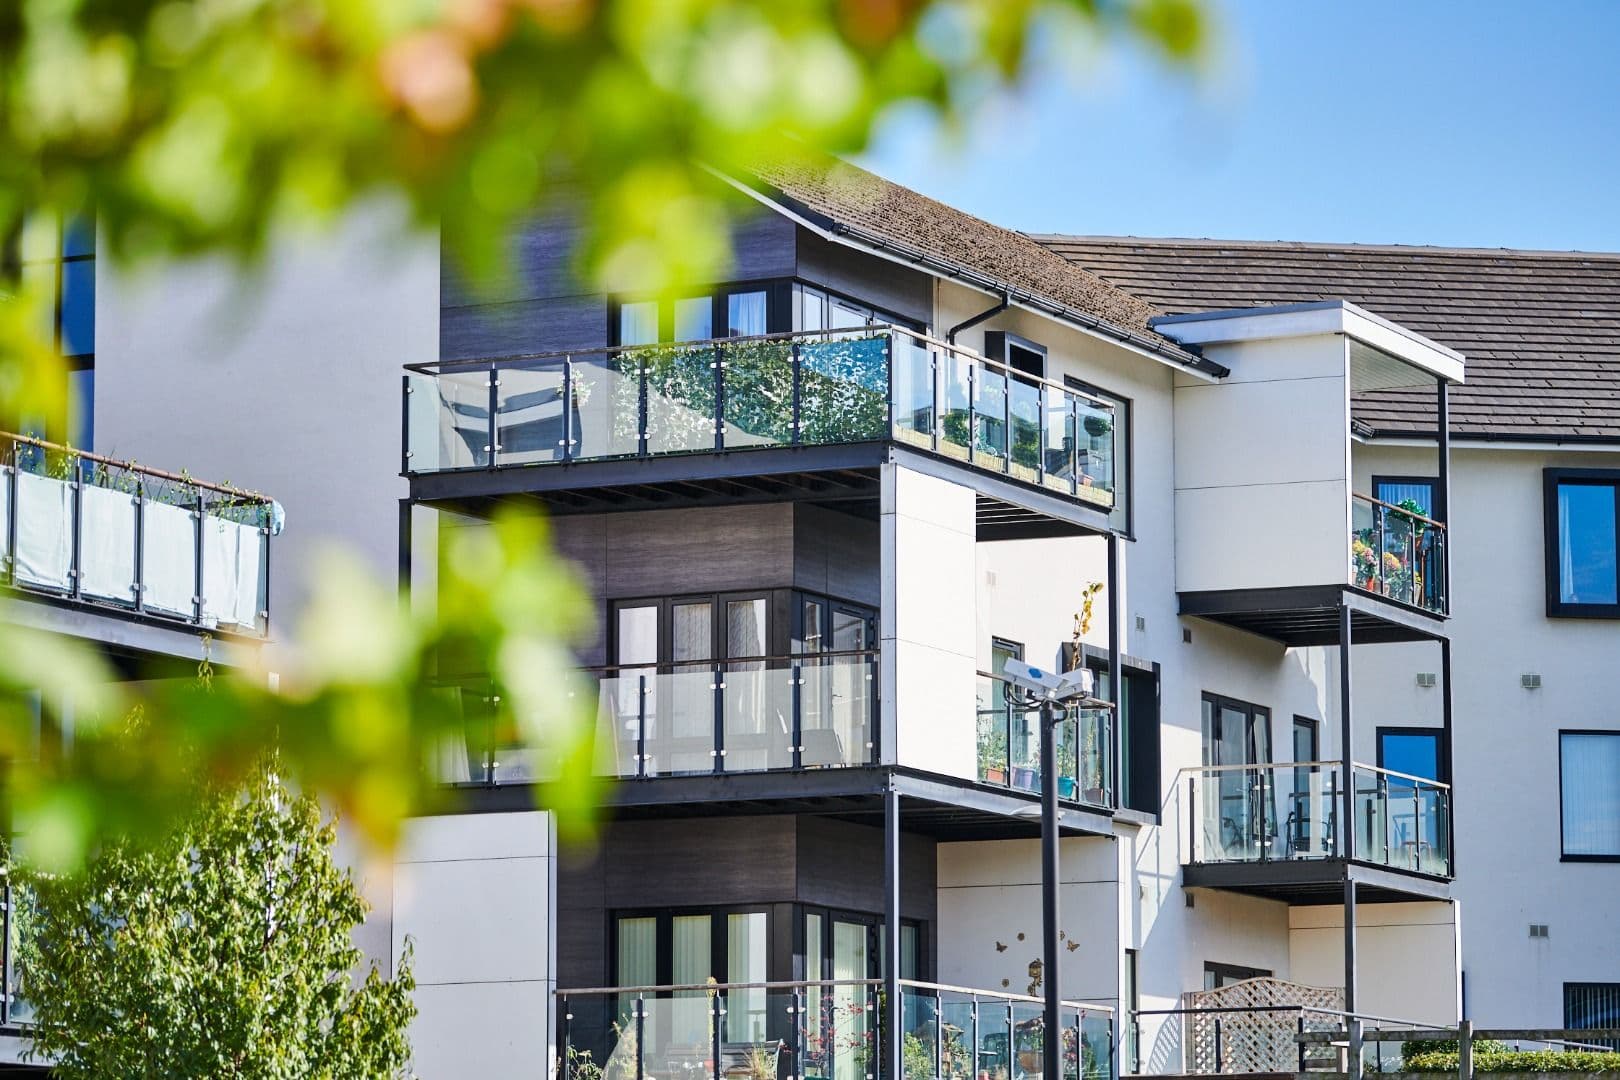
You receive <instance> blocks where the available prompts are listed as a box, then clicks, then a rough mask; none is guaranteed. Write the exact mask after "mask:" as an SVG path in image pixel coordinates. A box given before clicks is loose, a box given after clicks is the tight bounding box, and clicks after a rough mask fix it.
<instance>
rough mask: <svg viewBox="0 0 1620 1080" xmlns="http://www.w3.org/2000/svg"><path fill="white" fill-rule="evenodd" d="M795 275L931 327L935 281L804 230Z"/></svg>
mask: <svg viewBox="0 0 1620 1080" xmlns="http://www.w3.org/2000/svg"><path fill="white" fill-rule="evenodd" d="M798 275H799V277H801V278H804V279H805V280H806V281H813V282H815V283H816V284H818V285H825V286H826V287H827V288H829V289H831V290H833V291H834V292H837V293H842V294H843V295H845V296H848V297H851V298H852V299H855V300H859V301H860V302H862V303H864V304H867V305H869V306H871V307H875V308H881V309H883V310H884V311H887V312H890V313H892V314H895V315H901V316H904V317H905V318H907V319H911V320H914V321H916V322H919V323H921V324H922V325H923V326H931V325H932V324H933V321H934V279H933V278H932V277H931V276H930V275H928V274H925V273H923V272H922V271H920V270H912V269H908V268H907V267H904V266H901V265H900V264H898V263H895V262H891V261H889V260H888V259H880V258H878V257H877V256H875V255H868V254H866V253H864V252H860V251H855V250H854V249H852V248H847V247H845V246H844V245H842V244H835V243H832V242H831V241H828V240H823V239H822V238H821V237H819V236H817V235H816V234H815V233H812V232H810V231H809V230H807V229H803V228H801V229H800V230H799V267H798ZM986 306H988V305H986Z"/></svg>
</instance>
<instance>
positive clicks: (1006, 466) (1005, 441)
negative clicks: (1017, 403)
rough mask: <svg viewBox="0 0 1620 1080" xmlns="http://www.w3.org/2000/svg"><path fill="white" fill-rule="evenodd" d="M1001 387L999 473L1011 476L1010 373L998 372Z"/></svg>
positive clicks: (1011, 386) (1011, 384) (1011, 385)
mask: <svg viewBox="0 0 1620 1080" xmlns="http://www.w3.org/2000/svg"><path fill="white" fill-rule="evenodd" d="M1000 375H1001V380H1002V387H1001V471H1002V472H1003V473H1006V474H1008V475H1011V474H1012V455H1013V429H1012V388H1013V383H1012V373H1011V372H1010V371H1008V370H1003V371H1001V372H1000Z"/></svg>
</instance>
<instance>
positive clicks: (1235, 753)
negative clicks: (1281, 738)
mask: <svg viewBox="0 0 1620 1080" xmlns="http://www.w3.org/2000/svg"><path fill="white" fill-rule="evenodd" d="M1270 763H1271V710H1269V709H1266V708H1264V707H1262V706H1260V705H1251V704H1249V703H1248V702H1245V701H1235V700H1233V699H1231V698H1223V697H1221V696H1219V695H1217V694H1205V695H1204V764H1205V765H1267V764H1270Z"/></svg>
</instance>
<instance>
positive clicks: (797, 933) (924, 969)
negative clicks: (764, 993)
mask: <svg viewBox="0 0 1620 1080" xmlns="http://www.w3.org/2000/svg"><path fill="white" fill-rule="evenodd" d="M792 910H793V951H794V954H795V956H794V960H795V962H796V963H802V964H803V965H804V968H805V971H806V975H805V978H806V979H807V980H810V981H814V980H816V979H830V978H832V955H833V932H832V925H833V922H834V921H838V922H845V923H855V924H859V925H861V926H864V927H866V970H867V972H868V977H869V978H874V979H877V978H882V976H881V975H880V974H878V972H880V971H882V968H883V962H884V960H885V959H886V957H885V956H884V952H883V949H882V948H880V946H879V938H880V936H881V932H882V930H883V924H884V919H883V916H882V915H881V914H879V913H877V912H871V911H855V910H853V909H851V908H837V907H828V906H827V905H825V904H809V903H803V902H796V903H794V904H793V908H792ZM811 915H819V916H821V971H822V972H823V973H824V974H816V975H812V974H809V965H810V956H809V943H808V942H807V941H806V940H805V938H806V937H807V934H806V930H805V926H806V921H807V919H808V918H809V916H811ZM900 929H901V930H902V931H904V930H906V929H911V930H915V931H916V934H917V951H916V956H915V957H914V959H915V960H916V962H917V973H916V974H915V975H903V976H901V977H902V978H907V979H917V980H919V981H926V980H927V979H930V978H932V977H933V965H932V964H931V963H929V956H930V954H929V951H928V940H929V939H928V923H927V922H926V921H925V920H923V919H918V918H914V917H911V916H902V917H901V919H900Z"/></svg>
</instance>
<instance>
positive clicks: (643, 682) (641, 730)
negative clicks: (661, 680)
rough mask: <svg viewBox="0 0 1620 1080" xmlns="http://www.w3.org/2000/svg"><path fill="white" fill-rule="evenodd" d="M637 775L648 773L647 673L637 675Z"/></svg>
mask: <svg viewBox="0 0 1620 1080" xmlns="http://www.w3.org/2000/svg"><path fill="white" fill-rule="evenodd" d="M655 677H656V676H655ZM636 775H637V776H646V775H647V676H645V675H637V676H636Z"/></svg>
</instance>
